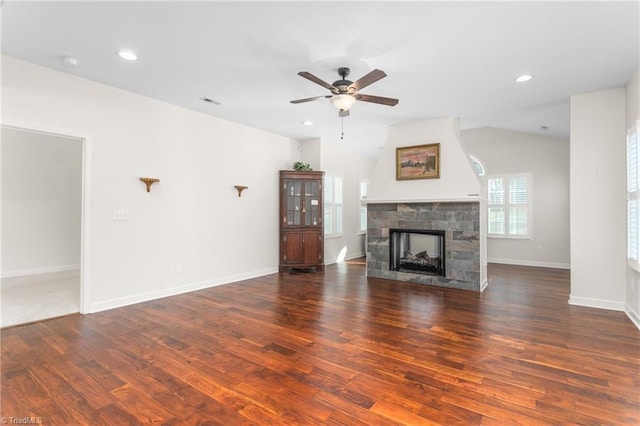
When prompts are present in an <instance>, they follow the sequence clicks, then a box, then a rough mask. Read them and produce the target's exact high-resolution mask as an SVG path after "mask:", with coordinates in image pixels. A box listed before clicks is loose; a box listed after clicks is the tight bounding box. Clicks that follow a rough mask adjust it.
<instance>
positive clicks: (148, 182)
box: [140, 177, 160, 192]
mask: <svg viewBox="0 0 640 426" xmlns="http://www.w3.org/2000/svg"><path fill="white" fill-rule="evenodd" d="M140 180H141V181H142V182H144V184H145V185H147V192H151V185H153V184H154V183H156V182H160V179H156V178H149V177H141V178H140Z"/></svg>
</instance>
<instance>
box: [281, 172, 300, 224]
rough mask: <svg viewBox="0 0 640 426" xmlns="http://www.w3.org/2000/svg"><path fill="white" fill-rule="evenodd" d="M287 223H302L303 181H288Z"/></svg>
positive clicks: (286, 188)
mask: <svg viewBox="0 0 640 426" xmlns="http://www.w3.org/2000/svg"><path fill="white" fill-rule="evenodd" d="M285 191H286V192H285V193H286V211H287V225H300V224H301V223H302V220H301V214H302V182H296V181H291V180H290V181H287V183H286V187H285Z"/></svg>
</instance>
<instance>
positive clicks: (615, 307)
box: [569, 296, 625, 311]
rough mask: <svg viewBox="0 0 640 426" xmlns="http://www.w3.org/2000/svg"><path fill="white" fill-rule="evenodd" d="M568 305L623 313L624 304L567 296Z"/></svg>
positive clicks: (614, 301)
mask: <svg viewBox="0 0 640 426" xmlns="http://www.w3.org/2000/svg"><path fill="white" fill-rule="evenodd" d="M569 304H570V305H576V306H586V307H589V308H598V309H608V310H611V311H624V308H625V306H624V302H618V301H616V300H606V299H593V298H591V297H579V296H569Z"/></svg>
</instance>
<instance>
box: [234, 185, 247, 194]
mask: <svg viewBox="0 0 640 426" xmlns="http://www.w3.org/2000/svg"><path fill="white" fill-rule="evenodd" d="M234 188H235V189H237V190H238V197H240V196H241V194H242V191H244V190H245V189H247V188H248V186H242V185H236V186H234Z"/></svg>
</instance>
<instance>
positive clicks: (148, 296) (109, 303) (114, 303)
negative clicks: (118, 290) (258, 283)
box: [87, 268, 278, 313]
mask: <svg viewBox="0 0 640 426" xmlns="http://www.w3.org/2000/svg"><path fill="white" fill-rule="evenodd" d="M276 273H278V268H266V269H261V270H258V271H253V272H247V273H244V274H238V275H232V276H229V277H224V278H218V279H215V280H208V281H200V282H196V283H190V284H184V285H179V286H176V287H171V288H166V289H162V290H155V291H149V292H146V293H139V294H135V295H133V296H126V297H119V298H116V299H110V300H105V301H103V302H97V303H91V304H90V305H88V309H87V313H96V312H101V311H106V310H108V309H116V308H121V307H123V306H128V305H133V304H136V303H142V302H148V301H150V300H155V299H161V298H163V297H170V296H177V295H179V294H183V293H189V292H192V291H197V290H203V289H206V288H210V287H217V286H219V285H225V284H231V283H234V282H237V281H244V280H249V279H251V278H258V277H262V276H265V275H270V274H276Z"/></svg>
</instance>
